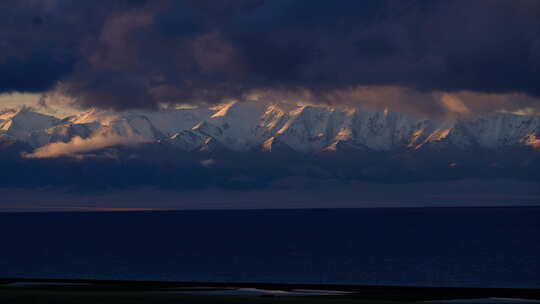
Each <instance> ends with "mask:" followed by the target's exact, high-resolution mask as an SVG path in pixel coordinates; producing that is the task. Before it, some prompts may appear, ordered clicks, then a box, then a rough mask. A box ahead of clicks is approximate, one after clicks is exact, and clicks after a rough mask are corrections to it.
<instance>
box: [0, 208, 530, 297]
mask: <svg viewBox="0 0 540 304" xmlns="http://www.w3.org/2000/svg"><path fill="white" fill-rule="evenodd" d="M0 228H1V229H2V232H3V233H2V236H1V242H0V244H1V245H0V250H1V251H0V277H27V278H83V279H126V280H164V281H199V282H205V281H216V282H279V283H331V284H360V285H414V286H461V287H529V288H540V207H508V208H499V207H497V208H380V209H376V208H374V209H298V210H215V211H152V212H50V213H0Z"/></svg>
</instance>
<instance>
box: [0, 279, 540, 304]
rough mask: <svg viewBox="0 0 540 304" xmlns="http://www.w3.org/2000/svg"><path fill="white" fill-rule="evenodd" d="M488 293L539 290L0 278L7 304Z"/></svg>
mask: <svg viewBox="0 0 540 304" xmlns="http://www.w3.org/2000/svg"><path fill="white" fill-rule="evenodd" d="M246 291H249V292H250V293H251V294H249V293H248V294H246V293H245V292H246ZM486 298H499V300H498V302H497V303H519V302H516V301H515V300H512V299H527V300H540V290H539V289H515V288H512V289H510V288H508V289H506V288H504V289H499V288H444V287H397V286H352V285H349V286H344V285H313V284H264V283H194V282H189V283H176V282H141V281H97V280H54V279H52V280H51V279H48V280H35V279H0V303H10V304H19V303H20V304H29V303H40V304H41V303H45V304H49V303H51V304H52V303H58V304H71V303H77V304H87V303H88V304H90V303H102V304H108V303H115V304H124V303H125V304H128V303H134V304H137V303H157V304H161V303H163V304H166V303H201V304H203V303H299V304H300V303H314V304H317V303H336V304H337V303H381V304H382V303H418V302H425V301H432V300H442V301H444V300H458V299H467V301H466V302H467V303H481V302H482V301H483V300H481V299H486ZM477 299H478V300H477ZM500 299H503V300H500ZM443 303H444V302H443ZM539 303H540V302H539Z"/></svg>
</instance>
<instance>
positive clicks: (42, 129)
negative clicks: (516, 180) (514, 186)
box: [0, 102, 540, 153]
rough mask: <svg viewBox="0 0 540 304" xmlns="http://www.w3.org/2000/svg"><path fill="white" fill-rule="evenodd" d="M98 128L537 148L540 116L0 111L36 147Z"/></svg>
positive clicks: (253, 139)
mask: <svg viewBox="0 0 540 304" xmlns="http://www.w3.org/2000/svg"><path fill="white" fill-rule="evenodd" d="M97 134H102V135H103V134H105V135H111V134H112V135H114V136H121V137H130V136H137V137H141V138H145V139H146V140H149V141H156V142H158V141H159V142H161V143H164V144H167V145H170V146H171V147H175V148H177V149H179V150H184V151H206V152H208V151H219V150H222V149H227V150H233V151H252V150H259V151H266V152H276V151H281V152H283V151H288V152H292V151H296V152H305V153H318V152H327V153H331V152H337V151H370V150H372V151H391V150H412V151H414V150H419V149H425V148H427V149H429V148H432V147H436V148H437V149H450V148H451V149H474V148H482V149H497V148H501V147H511V146H516V147H533V148H539V147H540V140H539V138H540V117H539V116H534V115H515V114H509V113H492V114H486V115H483V116H479V117H474V118H468V119H464V118H461V119H449V120H439V119H430V118H425V117H413V116H410V115H406V114H402V113H398V112H393V111H391V110H389V109H384V110H366V109H361V108H357V107H351V106H340V107H330V106H317V105H291V104H280V103H262V102H230V103H227V104H224V105H221V106H217V107H212V108H172V109H161V110H158V111H153V112H150V111H125V112H111V111H102V110H95V109H91V110H89V111H86V112H83V113H80V114H78V115H75V116H72V117H67V118H64V119H60V118H56V117H53V116H49V115H44V114H40V113H37V112H34V111H32V110H31V109H28V108H24V109H18V110H4V111H0V135H2V136H3V138H5V137H6V136H8V137H10V138H14V139H16V140H18V141H21V142H25V143H27V144H30V145H31V146H33V147H35V148H38V147H42V146H44V145H47V144H49V143H54V142H58V141H61V142H69V141H70V140H72V139H73V138H75V137H80V138H89V137H92V136H95V135H97Z"/></svg>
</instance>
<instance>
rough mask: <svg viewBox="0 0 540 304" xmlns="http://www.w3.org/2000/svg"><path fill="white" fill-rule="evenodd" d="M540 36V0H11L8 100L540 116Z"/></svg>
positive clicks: (1, 7)
mask: <svg viewBox="0 0 540 304" xmlns="http://www.w3.org/2000/svg"><path fill="white" fill-rule="evenodd" d="M539 29H540V3H539V2H538V1H536V0H512V1H508V0H495V1H490V3H489V4H487V3H486V2H485V1H481V0H474V1H465V0H459V1H439V0H435V1H433V0H429V1H428V0H411V1H389V0H383V1H379V0H373V1H340V2H339V4H337V3H334V2H331V1H324V0H315V1H309V3H306V2H305V1H300V0H293V1H290V0H274V1H264V0H234V1H233V0H219V1H201V0H197V1H192V0H184V1H169V0H158V1H144V0H120V1H104V0H103V1H101V0H98V1H91V2H81V1H67V0H43V1H34V0H17V1H15V0H6V1H2V3H0V36H1V37H3V38H2V45H1V48H0V92H3V93H12V92H33V93H50V92H60V93H61V94H63V95H66V96H68V97H69V98H71V99H73V100H75V102H76V103H77V105H79V106H83V107H99V108H106V109H132V108H146V109H156V108H157V107H158V106H159V105H160V104H164V103H171V104H176V103H183V104H186V103H191V104H212V103H220V102H223V101H224V100H227V99H230V98H233V99H240V100H243V99H246V98H245V97H246V96H251V95H254V94H255V95H261V94H262V95H267V96H270V97H272V96H275V95H278V96H289V97H291V98H293V97H298V96H308V97H309V98H311V99H312V100H315V101H316V102H319V103H333V104H336V103H348V102H359V103H362V102H364V103H368V104H369V103H373V104H377V102H378V100H384V99H385V97H388V96H390V97H391V98H392V99H393V101H392V103H393V104H397V106H398V107H401V108H404V109H409V110H411V111H417V112H422V113H424V114H425V113H432V114H435V115H440V113H441V112H444V111H445V108H444V107H441V106H440V103H438V102H434V101H433V98H430V96H432V95H433V94H435V95H436V96H439V95H441V94H442V95H444V94H447V93H453V94H462V95H463V98H462V100H461V102H462V103H463V104H464V105H465V106H466V109H465V108H464V107H461V106H458V104H459V102H456V101H455V100H454V101H448V100H447V102H445V104H446V105H448V106H449V107H450V108H452V109H453V110H457V111H458V112H470V113H478V112H486V111H492V110H509V111H514V110H519V109H523V108H532V109H536V110H538V108H539V106H540V103H539V101H538V100H539V99H538V98H539V97H540V86H538V79H539V78H540V55H539V54H540V30H539ZM366 91H368V93H369V94H375V95H377V97H379V98H372V99H369V100H368V101H366V98H365V94H366ZM369 91H374V92H376V93H372V92H371V93H370V92H369ZM369 94H368V95H369ZM499 94H504V95H500V96H502V97H500V96H499ZM393 96H395V98H394V97H393ZM435 99H436V100H438V98H435ZM463 100H465V101H463Z"/></svg>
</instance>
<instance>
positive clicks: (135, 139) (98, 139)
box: [24, 134, 148, 158]
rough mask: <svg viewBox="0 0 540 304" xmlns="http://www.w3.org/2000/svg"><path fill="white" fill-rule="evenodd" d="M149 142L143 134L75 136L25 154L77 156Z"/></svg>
mask: <svg viewBox="0 0 540 304" xmlns="http://www.w3.org/2000/svg"><path fill="white" fill-rule="evenodd" d="M145 142H148V140H147V139H145V138H143V137H141V136H136V135H133V136H119V135H106V134H96V135H94V136H92V137H89V138H81V137H79V136H76V137H74V138H73V139H72V140H70V141H69V142H66V143H65V142H55V143H51V144H48V145H45V146H43V147H40V148H38V149H36V150H34V151H33V152H32V153H29V154H24V157H25V158H55V157H61V156H75V155H77V154H79V153H87V152H91V151H96V150H101V149H104V148H107V147H112V146H126V145H128V146H133V145H136V144H140V143H145Z"/></svg>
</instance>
